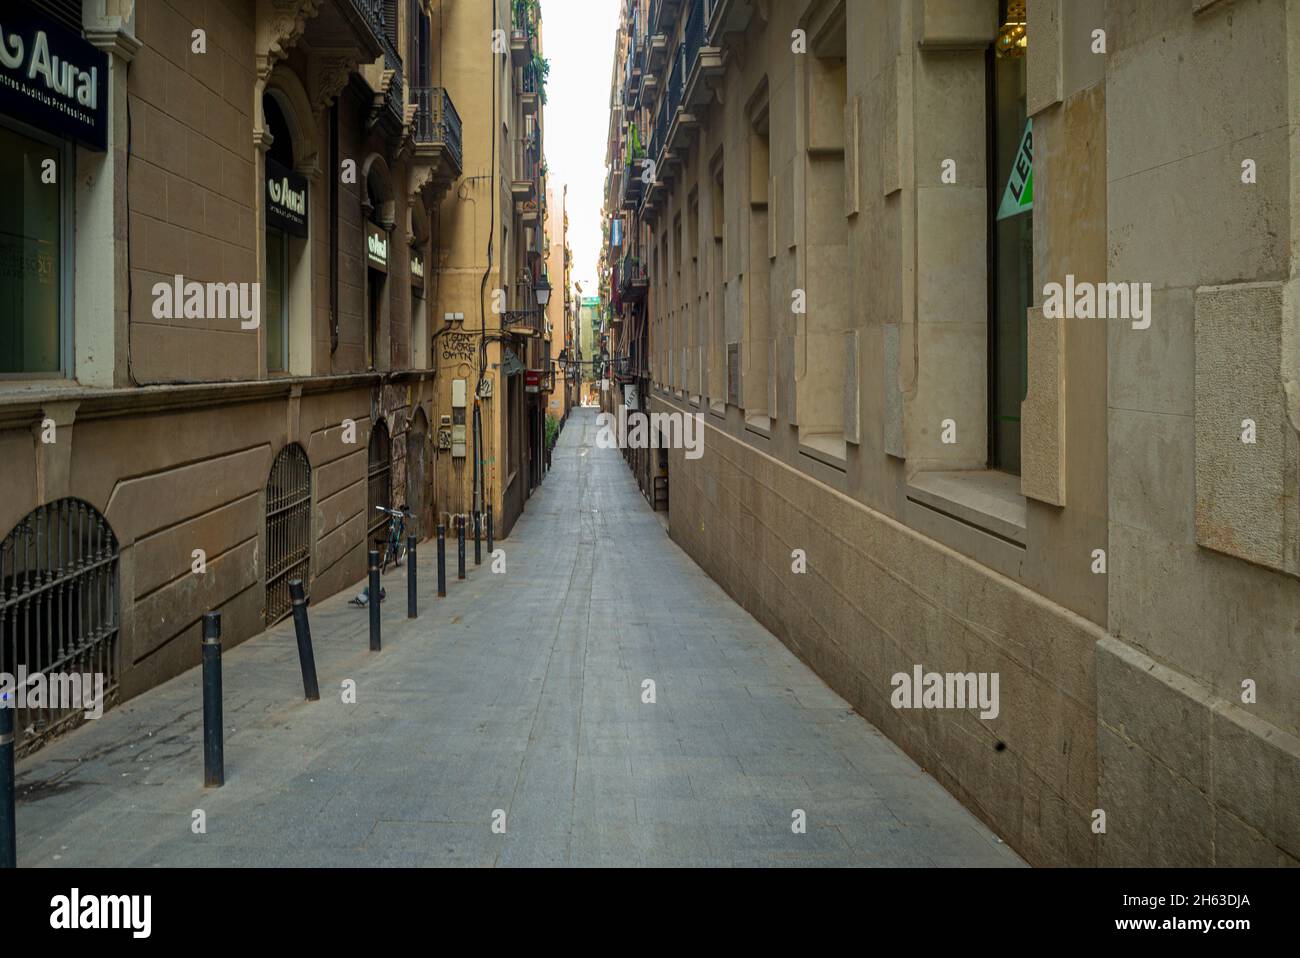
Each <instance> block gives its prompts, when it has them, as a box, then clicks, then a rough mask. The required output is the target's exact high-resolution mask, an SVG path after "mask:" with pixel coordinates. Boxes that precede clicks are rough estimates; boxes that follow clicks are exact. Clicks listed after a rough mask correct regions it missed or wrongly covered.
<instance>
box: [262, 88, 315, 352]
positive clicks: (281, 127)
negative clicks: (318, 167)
mask: <svg viewBox="0 0 1300 958" xmlns="http://www.w3.org/2000/svg"><path fill="white" fill-rule="evenodd" d="M282 97H284V98H285V99H284V100H283V101H282V100H281V98H282ZM286 110H290V112H292V110H291V107H290V106H289V105H288V98H287V94H286V93H285V92H284V91H283V90H282V89H279V88H277V89H275V90H272V91H268V92H267V93H266V94H265V95H264V96H263V97H262V115H263V117H264V119H265V123H266V129H267V132H268V133H269V134H270V135H271V145H270V147H269V148H268V149H267V151H266V180H267V190H266V199H265V202H266V237H265V248H266V254H265V255H266V263H265V274H264V279H263V288H262V311H263V316H262V328H263V331H264V332H263V342H264V344H265V348H266V370H267V372H268V373H270V374H277V373H287V372H289V371H290V370H291V365H290V361H291V355H293V356H294V357H295V358H294V362H295V363H296V364H297V365H298V366H299V367H300V368H299V369H298V370H296V371H298V372H304V373H305V372H308V371H309V365H308V364H307V362H306V360H307V354H308V347H307V344H306V342H305V341H304V340H305V338H306V334H307V333H308V331H309V330H310V308H311V303H310V301H311V295H310V291H309V290H308V289H307V286H306V284H307V282H308V281H309V272H310V271H309V268H308V266H307V255H308V249H309V244H308V230H307V222H308V220H307V216H308V213H307V202H308V200H307V191H308V184H307V180H306V178H305V177H304V176H302V174H300V173H298V172H297V165H296V162H295V161H296V160H297V159H298V155H297V150H296V149H295V145H294V131H293V129H292V128H291V126H290V123H289V121H288V119H287V116H288V114H287V113H286ZM291 343H292V348H291Z"/></svg>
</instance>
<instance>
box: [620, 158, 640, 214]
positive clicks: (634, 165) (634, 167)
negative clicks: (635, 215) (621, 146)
mask: <svg viewBox="0 0 1300 958" xmlns="http://www.w3.org/2000/svg"><path fill="white" fill-rule="evenodd" d="M644 163H645V157H641V156H636V157H633V158H632V162H631V163H630V164H629V165H628V167H627V169H625V170H624V171H623V206H624V207H626V208H628V209H635V208H636V206H637V205H638V204H639V203H640V202H641V196H642V194H644V193H645V183H643V182H642V181H641V173H642V170H643V168H644V166H643V164H644Z"/></svg>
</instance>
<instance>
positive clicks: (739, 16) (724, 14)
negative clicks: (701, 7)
mask: <svg viewBox="0 0 1300 958" xmlns="http://www.w3.org/2000/svg"><path fill="white" fill-rule="evenodd" d="M711 2H712V6H713V8H712V10H711V11H710V12H709V16H708V26H707V29H708V39H707V41H706V42H707V43H708V45H709V46H711V47H722V46H724V45H725V43H726V40H724V37H726V35H727V34H729V33H731V34H737V33H743V32H744V31H745V30H747V29H748V28H749V24H750V22H751V21H752V20H753V19H754V14H755V13H756V12H757V10H758V0H711Z"/></svg>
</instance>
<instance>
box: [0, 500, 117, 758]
mask: <svg viewBox="0 0 1300 958" xmlns="http://www.w3.org/2000/svg"><path fill="white" fill-rule="evenodd" d="M117 563H118V545H117V537H116V536H114V535H113V530H112V528H111V527H110V526H109V524H108V520H106V519H105V518H104V517H103V516H102V515H100V514H99V512H98V511H97V510H96V509H95V507H94V506H91V505H90V504H88V503H86V502H82V501H81V500H80V499H60V500H58V501H57V502H51V503H47V504H46V505H43V506H40V507H39V508H37V509H35V510H33V511H32V512H30V513H28V514H27V516H26V517H25V518H24V519H23V520H22V522H20V523H18V525H16V526H14V527H13V529H12V530H11V531H10V532H9V534H8V535H7V536H5V538H4V541H3V542H0V672H5V673H8V674H9V675H13V676H16V675H17V673H18V670H19V669H22V670H23V671H24V672H25V674H26V675H27V677H28V679H29V680H30V679H31V678H32V677H34V676H37V675H41V676H44V687H45V697H44V698H43V699H42V703H43V704H41V705H39V706H35V707H27V708H19V709H18V713H17V715H16V716H15V721H14V726H15V728H16V730H17V734H18V736H19V752H20V753H22V754H26V753H27V752H30V751H32V750H34V749H35V748H37V747H38V746H39V745H40V744H41V742H43V741H44V740H45V739H47V738H49V737H51V736H52V735H54V734H55V733H57V732H58V731H60V730H62V729H64V728H68V727H71V726H72V725H75V724H77V723H78V722H80V720H81V718H82V717H83V716H84V715H85V713H86V712H87V711H93V710H94V706H93V705H92V704H91V703H92V702H93V696H95V695H96V694H97V693H102V695H103V697H104V701H103V703H102V704H103V705H104V706H105V707H107V705H108V703H109V702H110V701H112V699H114V698H116V695H115V694H113V693H116V691H117V686H118V654H119V653H118V622H119V619H118V601H119V599H118V581H119V580H118V565H117ZM74 675H75V676H77V678H76V679H73V678H72V676H74ZM87 676H89V677H90V683H91V684H90V687H89V688H87V687H86V677H87ZM56 677H57V678H58V685H59V699H58V701H57V702H56V701H55V698H54V690H53V684H54V680H55V678H56ZM101 682H102V685H100V684H98V683H101ZM74 686H75V690H76V691H77V693H78V694H79V695H80V698H81V703H80V704H70V703H69V702H68V701H67V700H66V699H65V696H67V695H68V694H70V692H71V691H73V688H74ZM30 688H31V686H29V689H30ZM28 701H31V700H28ZM24 736H25V738H24Z"/></svg>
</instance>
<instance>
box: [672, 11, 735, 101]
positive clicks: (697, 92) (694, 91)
mask: <svg viewBox="0 0 1300 958" xmlns="http://www.w3.org/2000/svg"><path fill="white" fill-rule="evenodd" d="M687 3H688V4H689V10H688V11H687V15H686V35H685V38H684V41H683V44H682V45H683V47H684V48H685V51H686V54H685V59H684V61H683V65H684V67H685V77H686V83H685V88H684V90H683V92H682V97H683V99H684V100H685V102H686V105H687V107H703V106H707V105H708V104H709V103H710V102H711V101H712V100H713V85H712V84H713V83H714V81H716V80H718V79H720V78H721V77H722V75H723V73H724V72H725V67H724V66H723V62H722V50H720V49H719V48H717V47H711V46H705V36H706V34H705V28H706V23H707V21H708V5H709V0H687Z"/></svg>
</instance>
